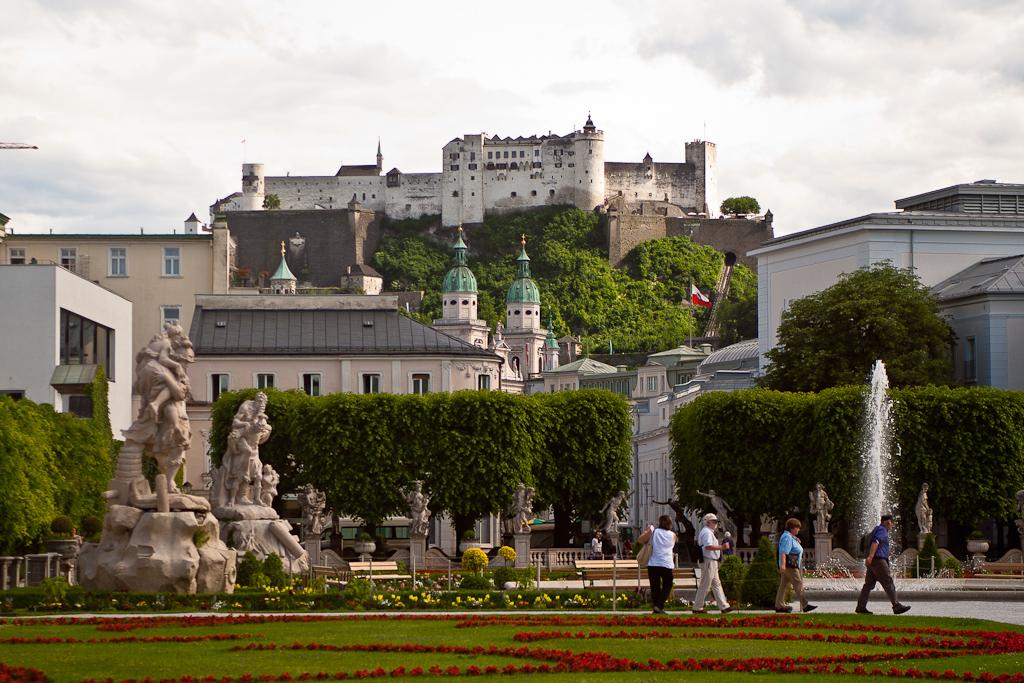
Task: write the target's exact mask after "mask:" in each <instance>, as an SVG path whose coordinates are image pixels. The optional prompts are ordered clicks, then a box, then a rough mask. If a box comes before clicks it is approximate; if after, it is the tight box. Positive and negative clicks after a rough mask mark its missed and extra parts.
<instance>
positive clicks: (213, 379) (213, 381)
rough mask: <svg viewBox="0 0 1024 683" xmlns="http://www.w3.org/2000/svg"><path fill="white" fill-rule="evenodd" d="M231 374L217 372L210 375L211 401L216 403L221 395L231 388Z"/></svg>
mask: <svg viewBox="0 0 1024 683" xmlns="http://www.w3.org/2000/svg"><path fill="white" fill-rule="evenodd" d="M230 378H231V375H228V374H227V373H223V372H217V373H214V374H212V375H210V403H216V402H217V399H218V398H220V395H221V394H223V393H224V392H225V391H229V390H230V388H231V381H230Z"/></svg>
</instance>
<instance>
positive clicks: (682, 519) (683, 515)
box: [651, 496, 694, 535]
mask: <svg viewBox="0 0 1024 683" xmlns="http://www.w3.org/2000/svg"><path fill="white" fill-rule="evenodd" d="M651 502H652V503H654V504H655V505H667V506H669V507H670V508H672V511H673V512H674V513H676V529H677V530H678V531H679V533H681V534H691V535H692V534H693V533H694V528H693V523H692V522H690V519H689V516H688V513H690V512H693V510H691V509H690V508H687V507H685V506H684V505H683V504H682V503H680V502H679V499H678V498H676V497H675V496H673V497H672V498H669V499H668V500H665V501H661V500H654V499H651Z"/></svg>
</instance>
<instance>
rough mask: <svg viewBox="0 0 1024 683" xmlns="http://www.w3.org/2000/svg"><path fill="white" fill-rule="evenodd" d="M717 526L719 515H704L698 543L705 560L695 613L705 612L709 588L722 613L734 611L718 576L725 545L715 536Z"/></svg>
mask: <svg viewBox="0 0 1024 683" xmlns="http://www.w3.org/2000/svg"><path fill="white" fill-rule="evenodd" d="M717 528H718V517H715V515H714V514H713V513H710V512H709V513H708V514H706V515H704V526H703V527H702V528H701V530H700V534H699V535H698V536H697V545H699V546H700V549H701V552H702V553H703V558H702V560H703V561H702V563H701V569H700V585H699V586H697V597H696V598H694V601H693V613H694V614H704V611H705V610H704V599H705V598H707V596H708V588H710V589H711V592H712V594H713V595H714V596H715V602H717V603H718V608H719V609H720V610H722V614H728V613H729V612H731V611H733V608H732V607H729V601H728V600H726V599H725V591H723V590H722V582H721V581H720V580H719V578H718V565H719V564H720V563H721V561H722V548H723V547H724V546H721V545H718V539H717V538H716V537H715V529H717Z"/></svg>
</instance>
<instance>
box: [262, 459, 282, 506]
mask: <svg viewBox="0 0 1024 683" xmlns="http://www.w3.org/2000/svg"><path fill="white" fill-rule="evenodd" d="M280 483H281V475H280V474H278V473H277V471H276V470H275V469H274V468H273V467H271V466H270V465H264V466H263V478H262V479H261V480H260V495H259V499H260V505H262V506H263V507H270V506H271V505H272V504H273V502H274V498H276V497H277V485H278V484H280Z"/></svg>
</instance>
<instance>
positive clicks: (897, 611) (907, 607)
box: [892, 605, 910, 614]
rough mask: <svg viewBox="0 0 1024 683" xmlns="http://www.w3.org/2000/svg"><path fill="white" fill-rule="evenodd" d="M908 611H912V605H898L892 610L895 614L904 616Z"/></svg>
mask: <svg viewBox="0 0 1024 683" xmlns="http://www.w3.org/2000/svg"><path fill="white" fill-rule="evenodd" d="M908 611H910V605H896V606H895V607H893V608H892V613H893V614H903V613H904V612H908Z"/></svg>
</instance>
